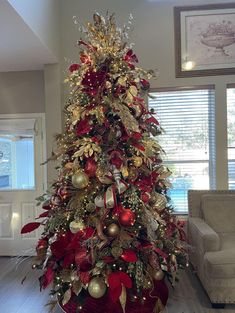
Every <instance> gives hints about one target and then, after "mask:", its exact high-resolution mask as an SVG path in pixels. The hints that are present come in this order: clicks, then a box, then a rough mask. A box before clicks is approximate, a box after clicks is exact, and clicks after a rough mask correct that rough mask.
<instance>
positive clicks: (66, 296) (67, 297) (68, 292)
mask: <svg viewBox="0 0 235 313" xmlns="http://www.w3.org/2000/svg"><path fill="white" fill-rule="evenodd" d="M71 296H72V292H71V289H70V288H69V289H68V290H66V292H65V293H64V297H63V300H62V304H63V305H65V304H67V303H68V302H69V300H70V299H71Z"/></svg>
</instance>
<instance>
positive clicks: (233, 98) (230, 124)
mask: <svg viewBox="0 0 235 313" xmlns="http://www.w3.org/2000/svg"><path fill="white" fill-rule="evenodd" d="M227 131H228V186H229V189H235V87H233V88H228V89H227Z"/></svg>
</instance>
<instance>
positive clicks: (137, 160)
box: [133, 156, 143, 167]
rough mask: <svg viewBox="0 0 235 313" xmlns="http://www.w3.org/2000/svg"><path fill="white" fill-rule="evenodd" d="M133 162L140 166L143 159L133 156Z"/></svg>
mask: <svg viewBox="0 0 235 313" xmlns="http://www.w3.org/2000/svg"><path fill="white" fill-rule="evenodd" d="M133 163H134V165H135V166H136V167H140V166H141V165H142V164H143V160H142V158H141V157H139V156H135V157H134V158H133Z"/></svg>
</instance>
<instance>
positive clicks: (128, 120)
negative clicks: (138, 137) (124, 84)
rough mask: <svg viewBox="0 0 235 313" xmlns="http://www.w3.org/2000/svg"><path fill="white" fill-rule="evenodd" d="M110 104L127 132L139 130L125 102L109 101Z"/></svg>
mask: <svg viewBox="0 0 235 313" xmlns="http://www.w3.org/2000/svg"><path fill="white" fill-rule="evenodd" d="M110 106H111V107H112V109H113V111H114V112H115V113H116V114H117V115H119V117H120V119H121V121H122V123H123V125H124V126H125V128H126V130H127V131H128V132H139V131H140V129H139V124H138V122H137V120H136V119H135V118H134V116H133V115H132V114H131V112H130V110H129V109H128V107H126V106H125V104H123V103H120V102H111V103H110Z"/></svg>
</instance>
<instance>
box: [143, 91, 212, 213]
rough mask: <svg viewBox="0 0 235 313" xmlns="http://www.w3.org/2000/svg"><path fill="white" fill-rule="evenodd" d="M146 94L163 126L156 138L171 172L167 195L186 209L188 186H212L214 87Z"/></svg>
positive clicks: (175, 205)
mask: <svg viewBox="0 0 235 313" xmlns="http://www.w3.org/2000/svg"><path fill="white" fill-rule="evenodd" d="M150 96H151V97H150V98H149V108H153V109H154V110H155V113H156V118H157V119H158V121H159V122H160V124H161V127H162V128H163V134H162V135H161V136H159V137H157V140H158V141H159V142H160V144H161V146H162V148H163V149H164V151H165V152H166V155H165V160H164V162H165V163H166V164H167V166H168V167H169V168H170V169H171V171H172V173H173V174H172V177H171V182H172V184H173V189H172V190H169V196H170V197H171V199H172V204H173V206H174V209H175V211H176V212H179V213H180V212H181V213H186V212H187V210H188V199H187V192H188V190H189V189H209V188H214V187H215V131H214V129H215V116H214V115H215V112H214V110H215V108H214V104H215V93H214V89H213V88H209V89H196V90H194V89H193V90H188V89H187V90H172V91H155V92H152V93H151V94H150ZM152 96H154V98H155V99H152Z"/></svg>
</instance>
